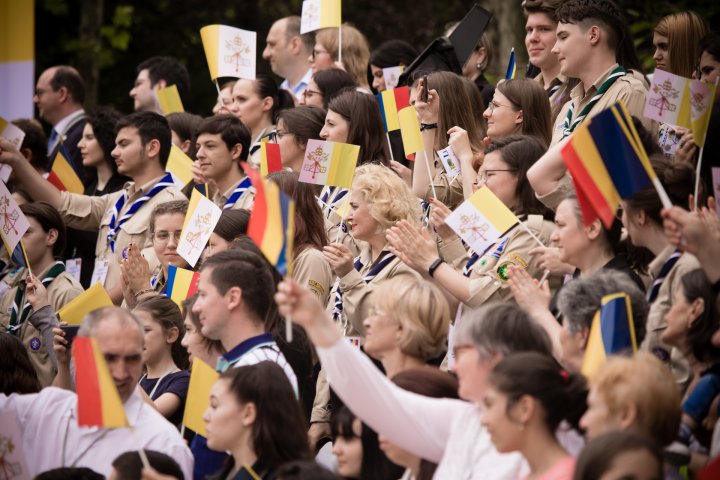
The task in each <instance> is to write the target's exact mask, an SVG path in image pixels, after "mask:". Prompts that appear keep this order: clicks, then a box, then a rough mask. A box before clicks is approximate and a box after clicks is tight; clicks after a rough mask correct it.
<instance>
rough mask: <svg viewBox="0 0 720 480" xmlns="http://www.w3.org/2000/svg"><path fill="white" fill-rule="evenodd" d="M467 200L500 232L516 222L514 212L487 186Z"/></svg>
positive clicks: (505, 230) (503, 231)
mask: <svg viewBox="0 0 720 480" xmlns="http://www.w3.org/2000/svg"><path fill="white" fill-rule="evenodd" d="M468 200H469V201H470V203H472V204H473V206H475V208H476V209H477V210H478V211H479V212H480V213H482V215H483V216H484V217H485V218H486V219H487V221H488V222H490V223H491V224H492V226H493V227H495V229H496V230H497V231H498V232H500V233H501V234H502V233H505V232H507V231H508V230H510V228H511V227H512V226H513V225H515V224H516V223H518V218H517V217H516V216H515V214H514V213H513V212H512V211H511V210H510V209H509V208H508V207H507V206H506V205H505V204H504V203H502V201H500V199H499V198H497V197H496V196H495V194H494V193H493V192H492V191H491V190H490V189H489V188H487V187H482V188H480V189H478V190H477V191H476V192H475V193H474V194H473V195H472V196H471V197H470V198H469V199H468Z"/></svg>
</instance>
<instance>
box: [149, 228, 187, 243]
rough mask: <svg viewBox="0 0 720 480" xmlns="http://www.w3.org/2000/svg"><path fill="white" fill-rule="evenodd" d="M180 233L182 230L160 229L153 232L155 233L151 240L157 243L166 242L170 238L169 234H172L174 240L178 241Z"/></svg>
mask: <svg viewBox="0 0 720 480" xmlns="http://www.w3.org/2000/svg"><path fill="white" fill-rule="evenodd" d="M181 233H182V230H176V231H174V232H167V231H165V230H160V231H159V232H155V235H153V240H155V241H156V242H157V243H167V242H168V241H169V240H170V236H171V235H172V237H173V238H174V239H175V241H176V242H179V241H180V234H181Z"/></svg>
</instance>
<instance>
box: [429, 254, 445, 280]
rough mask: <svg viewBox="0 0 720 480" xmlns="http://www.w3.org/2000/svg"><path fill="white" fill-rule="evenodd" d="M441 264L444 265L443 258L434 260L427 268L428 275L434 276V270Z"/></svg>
mask: <svg viewBox="0 0 720 480" xmlns="http://www.w3.org/2000/svg"><path fill="white" fill-rule="evenodd" d="M443 263H445V259H444V258H442V257H438V258H436V259H435V261H434V262H432V263H431V264H430V268H428V275H430V277H432V276H433V275H435V270H437V269H438V267H439V266H440V265H442V264H443Z"/></svg>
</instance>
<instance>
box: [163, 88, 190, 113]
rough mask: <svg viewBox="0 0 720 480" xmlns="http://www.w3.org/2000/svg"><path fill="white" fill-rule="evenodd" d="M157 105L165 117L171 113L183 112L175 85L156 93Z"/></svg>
mask: <svg viewBox="0 0 720 480" xmlns="http://www.w3.org/2000/svg"><path fill="white" fill-rule="evenodd" d="M157 96H158V103H160V109H161V110H162V112H163V115H165V116H166V117H167V116H168V115H170V114H171V113H180V112H184V111H185V109H184V108H183V104H182V100H181V99H180V92H178V88H177V85H170V86H169V87H167V88H161V89H160V90H158V92H157Z"/></svg>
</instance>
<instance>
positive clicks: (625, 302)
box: [582, 293, 637, 377]
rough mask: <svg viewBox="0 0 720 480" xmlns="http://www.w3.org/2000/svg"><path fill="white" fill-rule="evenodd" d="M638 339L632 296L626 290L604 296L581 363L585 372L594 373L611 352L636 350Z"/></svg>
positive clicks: (633, 351)
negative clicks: (631, 302)
mask: <svg viewBox="0 0 720 480" xmlns="http://www.w3.org/2000/svg"><path fill="white" fill-rule="evenodd" d="M636 351H637V341H636V338H635V325H634V324H633V314H632V308H631V306H630V296H628V294H626V293H614V294H612V295H605V296H604V297H603V298H602V301H601V303H600V310H598V312H597V313H596V314H595V317H594V318H593V322H592V325H591V327H590V334H589V336H588V341H587V347H586V348H585V358H584V360H583V365H582V373H583V375H585V376H587V377H589V376H591V375H592V374H594V373H595V372H596V371H597V369H598V368H600V367H601V366H602V365H603V364H604V363H605V362H606V361H607V359H608V357H609V356H610V355H617V354H620V353H623V352H627V353H630V354H632V353H635V352H636Z"/></svg>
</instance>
